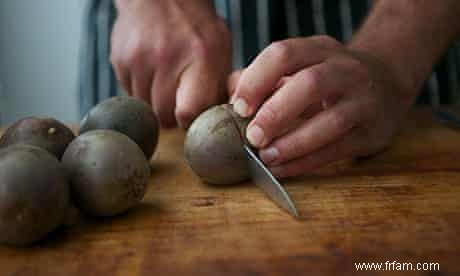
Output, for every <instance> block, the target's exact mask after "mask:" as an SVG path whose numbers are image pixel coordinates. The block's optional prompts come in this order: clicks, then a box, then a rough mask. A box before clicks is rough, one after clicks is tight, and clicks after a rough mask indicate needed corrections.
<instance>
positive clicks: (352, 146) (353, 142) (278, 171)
mask: <svg viewBox="0 0 460 276" xmlns="http://www.w3.org/2000/svg"><path fill="white" fill-rule="evenodd" d="M361 140H362V139H360V137H359V135H358V134H357V132H356V131H352V132H350V133H349V134H347V135H345V136H344V137H343V138H342V139H340V140H338V141H337V142H334V143H331V144H329V145H327V146H325V147H323V148H321V149H319V150H317V151H315V152H312V153H311V154H309V155H307V156H305V157H302V158H299V159H294V160H292V161H288V162H286V163H283V164H281V165H278V166H274V167H271V168H270V171H271V172H272V173H273V174H274V175H275V176H277V177H279V178H285V177H291V176H296V175H301V174H304V173H307V172H309V171H312V170H315V169H317V168H320V167H323V166H326V165H328V164H330V163H333V162H336V161H340V160H346V159H350V158H353V157H356V156H358V155H360V154H361V152H362V151H363V150H362V149H363V145H362V144H363V143H362V142H363V141H361Z"/></svg>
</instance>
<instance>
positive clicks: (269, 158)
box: [259, 147, 280, 164]
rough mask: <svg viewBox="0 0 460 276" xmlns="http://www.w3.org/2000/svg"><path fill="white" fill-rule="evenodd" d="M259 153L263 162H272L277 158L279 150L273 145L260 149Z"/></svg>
mask: <svg viewBox="0 0 460 276" xmlns="http://www.w3.org/2000/svg"><path fill="white" fill-rule="evenodd" d="M259 155H260V158H262V160H263V161H264V162H265V164H272V163H274V162H275V161H276V159H278V157H279V155H280V152H279V150H278V149H277V148H275V147H269V148H268V149H264V150H261V151H260V152H259Z"/></svg>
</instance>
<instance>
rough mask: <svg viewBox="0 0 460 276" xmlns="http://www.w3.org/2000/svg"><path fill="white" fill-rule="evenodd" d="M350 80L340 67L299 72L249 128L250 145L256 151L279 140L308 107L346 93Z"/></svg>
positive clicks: (319, 65)
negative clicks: (283, 131)
mask: <svg viewBox="0 0 460 276" xmlns="http://www.w3.org/2000/svg"><path fill="white" fill-rule="evenodd" d="M346 77H347V75H346V74H343V72H342V71H341V69H340V67H337V66H335V65H334V64H329V63H328V62H324V63H321V64H317V65H314V66H312V67H309V68H307V69H304V70H302V71H300V72H298V73H297V74H295V75H294V76H293V77H292V78H291V79H290V80H289V81H288V82H287V83H286V84H285V85H283V86H282V87H281V88H280V89H279V90H278V91H276V92H275V93H274V94H273V95H272V96H271V97H270V98H269V99H268V100H266V102H265V103H264V104H263V105H262V107H261V108H260V109H259V110H258V111H257V114H256V116H255V118H254V120H252V121H251V123H250V124H249V126H248V130H247V133H246V135H247V139H248V141H249V142H250V143H251V144H252V145H253V146H254V147H257V148H262V147H265V146H266V145H268V144H269V143H270V142H271V141H272V140H273V139H274V138H276V137H277V136H279V129H281V128H283V126H285V125H286V123H288V122H293V121H294V120H295V119H296V118H298V117H299V116H300V115H301V114H302V113H303V112H304V111H305V109H306V107H308V106H310V105H312V104H314V103H318V102H321V101H322V100H323V99H326V98H329V97H332V95H333V94H339V93H340V92H341V91H343V89H344V87H345V85H346V83H347V80H346Z"/></svg>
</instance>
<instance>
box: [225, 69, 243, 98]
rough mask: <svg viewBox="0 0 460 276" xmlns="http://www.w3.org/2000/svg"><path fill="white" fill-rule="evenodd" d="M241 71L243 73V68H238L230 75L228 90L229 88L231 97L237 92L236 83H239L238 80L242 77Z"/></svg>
mask: <svg viewBox="0 0 460 276" xmlns="http://www.w3.org/2000/svg"><path fill="white" fill-rule="evenodd" d="M241 73H243V70H242V69H241V70H236V71H234V72H233V73H231V74H230V76H229V77H228V81H227V90H228V95H229V96H230V98H231V97H232V95H233V94H234V93H235V89H236V84H237V83H238V80H239V79H240V77H241Z"/></svg>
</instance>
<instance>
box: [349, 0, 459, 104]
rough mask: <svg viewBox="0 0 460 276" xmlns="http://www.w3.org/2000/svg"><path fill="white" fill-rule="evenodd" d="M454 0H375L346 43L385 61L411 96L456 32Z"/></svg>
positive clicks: (457, 7)
mask: <svg viewBox="0 0 460 276" xmlns="http://www.w3.org/2000/svg"><path fill="white" fill-rule="evenodd" d="M459 14H460V1H458V0H439V1H432V0H379V1H377V3H376V4H375V6H374V8H373V10H372V12H371V13H370V15H369V17H368V19H367V20H366V22H365V23H364V25H363V26H362V27H361V29H360V30H359V32H358V33H357V34H356V35H355V36H354V38H353V39H352V41H351V42H350V44H349V45H348V47H349V48H350V49H353V50H357V51H361V52H365V53H366V54H368V55H371V56H374V57H375V58H377V59H379V60H380V61H381V62H383V63H384V64H386V65H387V66H388V67H389V68H390V69H392V71H393V72H394V74H395V75H396V76H397V77H398V78H399V79H400V81H401V83H402V84H403V85H404V90H405V91H407V95H406V96H407V98H414V97H415V95H416V94H417V92H418V91H419V90H420V89H421V87H422V85H423V83H424V81H425V79H426V78H427V77H428V75H429V73H430V72H431V70H432V67H433V65H434V64H435V63H436V61H437V59H438V58H439V57H440V56H441V55H442V53H443V52H445V50H446V49H447V48H448V47H449V45H450V44H451V43H452V42H453V41H454V40H455V38H456V37H457V35H458V34H459V32H460V17H459Z"/></svg>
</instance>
